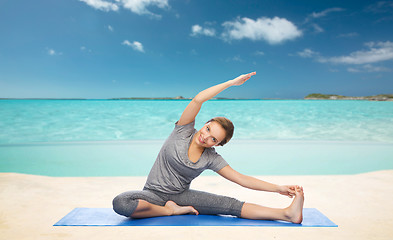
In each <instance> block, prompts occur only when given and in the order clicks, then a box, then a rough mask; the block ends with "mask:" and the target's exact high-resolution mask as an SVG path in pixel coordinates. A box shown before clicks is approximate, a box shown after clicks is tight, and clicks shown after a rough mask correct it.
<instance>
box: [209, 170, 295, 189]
mask: <svg viewBox="0 0 393 240" xmlns="http://www.w3.org/2000/svg"><path fill="white" fill-rule="evenodd" d="M217 173H218V174H220V175H221V176H222V177H224V178H226V179H228V180H229V181H232V182H234V183H237V184H239V185H240V186H243V187H246V188H249V189H253V190H258V191H267V192H277V193H280V194H282V195H285V196H288V197H293V196H295V187H296V186H295V185H276V184H273V183H269V182H265V181H262V180H260V179H257V178H254V177H251V176H247V175H244V174H241V173H239V172H237V171H235V170H234V169H233V168H231V167H230V166H229V165H228V166H226V167H224V168H222V169H221V170H220V171H218V172H217Z"/></svg>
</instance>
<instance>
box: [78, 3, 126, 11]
mask: <svg viewBox="0 0 393 240" xmlns="http://www.w3.org/2000/svg"><path fill="white" fill-rule="evenodd" d="M79 1H81V2H84V3H86V4H87V5H89V6H90V7H93V8H95V9H98V10H101V11H105V12H109V11H117V10H119V6H118V5H117V4H116V3H113V2H110V1H104V0H79Z"/></svg>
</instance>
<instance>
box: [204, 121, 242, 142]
mask: <svg viewBox="0 0 393 240" xmlns="http://www.w3.org/2000/svg"><path fill="white" fill-rule="evenodd" d="M209 122H216V123H218V124H220V126H221V127H222V128H223V129H224V130H225V138H224V139H223V140H222V141H221V142H220V143H219V144H218V145H220V146H224V145H225V144H226V143H228V142H229V140H231V138H232V136H233V131H234V129H235V127H234V126H233V123H232V122H231V120H229V119H228V118H225V117H215V118H212V119H210V120H209V121H207V122H206V123H209Z"/></svg>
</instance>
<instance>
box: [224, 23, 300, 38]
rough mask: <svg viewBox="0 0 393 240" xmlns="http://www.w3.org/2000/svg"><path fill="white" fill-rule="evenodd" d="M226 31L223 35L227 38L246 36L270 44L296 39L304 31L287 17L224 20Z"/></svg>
mask: <svg viewBox="0 0 393 240" xmlns="http://www.w3.org/2000/svg"><path fill="white" fill-rule="evenodd" d="M223 26H224V27H225V31H224V33H223V34H222V37H223V38H224V39H225V40H227V41H230V40H241V39H244V38H247V39H251V40H254V41H257V40H265V41H267V42H268V43H270V44H278V43H281V42H284V41H286V40H291V39H295V38H297V37H300V36H301V35H302V32H301V31H300V30H298V28H297V27H296V26H295V25H294V24H293V23H292V22H290V21H288V20H287V19H285V18H279V17H274V18H266V17H262V18H258V19H257V20H253V19H250V18H246V17H244V18H237V19H236V20H235V21H228V22H224V23H223Z"/></svg>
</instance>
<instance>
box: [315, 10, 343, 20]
mask: <svg viewBox="0 0 393 240" xmlns="http://www.w3.org/2000/svg"><path fill="white" fill-rule="evenodd" d="M344 10H345V9H343V8H328V9H325V10H323V11H322V12H313V13H311V15H310V16H311V17H312V18H320V17H325V16H326V15H327V14H328V13H331V12H341V11H344Z"/></svg>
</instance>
